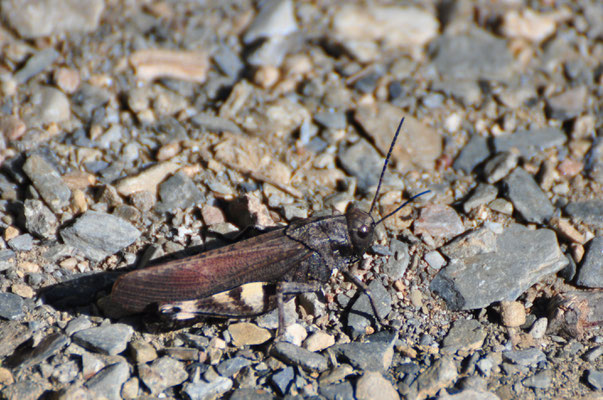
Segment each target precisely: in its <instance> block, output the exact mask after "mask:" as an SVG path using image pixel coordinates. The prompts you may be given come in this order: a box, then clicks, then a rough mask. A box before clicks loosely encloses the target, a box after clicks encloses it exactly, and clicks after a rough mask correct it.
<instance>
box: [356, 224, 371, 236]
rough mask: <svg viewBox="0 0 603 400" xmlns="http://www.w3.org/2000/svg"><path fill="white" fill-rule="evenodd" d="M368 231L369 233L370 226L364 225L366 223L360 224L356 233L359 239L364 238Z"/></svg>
mask: <svg viewBox="0 0 603 400" xmlns="http://www.w3.org/2000/svg"><path fill="white" fill-rule="evenodd" d="M370 233H371V228H370V227H369V226H366V225H362V226H361V227H360V228H358V230H357V231H356V235H358V237H359V238H360V239H366V238H367V237H368V235H369V234H370Z"/></svg>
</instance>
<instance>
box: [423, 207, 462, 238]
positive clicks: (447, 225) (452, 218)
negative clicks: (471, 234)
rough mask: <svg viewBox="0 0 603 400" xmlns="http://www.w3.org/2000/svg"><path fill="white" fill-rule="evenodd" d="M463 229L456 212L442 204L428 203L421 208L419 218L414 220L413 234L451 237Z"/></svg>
mask: <svg viewBox="0 0 603 400" xmlns="http://www.w3.org/2000/svg"><path fill="white" fill-rule="evenodd" d="M464 231H465V227H464V226H463V221H461V217H459V215H458V213H457V212H456V211H455V210H454V208H452V207H449V206H446V205H443V204H429V205H426V206H425V207H423V208H421V213H420V214H419V218H417V219H416V220H415V222H414V233H415V235H420V234H427V235H429V236H431V237H433V238H436V239H443V240H447V239H451V238H453V237H455V236H458V235H460V234H461V233H463V232H464Z"/></svg>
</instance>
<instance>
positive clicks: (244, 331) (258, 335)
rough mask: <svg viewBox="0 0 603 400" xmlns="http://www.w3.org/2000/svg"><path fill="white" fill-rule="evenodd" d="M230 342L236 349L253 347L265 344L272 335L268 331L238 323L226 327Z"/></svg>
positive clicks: (246, 323) (253, 325)
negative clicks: (230, 338)
mask: <svg viewBox="0 0 603 400" xmlns="http://www.w3.org/2000/svg"><path fill="white" fill-rule="evenodd" d="M228 333H230V336H231V337H232V342H233V344H234V345H235V346H237V347H242V346H255V345H258V344H262V343H266V341H268V340H269V339H270V338H271V337H272V335H271V334H270V331H268V330H267V329H264V328H260V327H258V326H257V325H255V324H252V323H249V322H238V323H236V324H231V325H230V326H229V327H228Z"/></svg>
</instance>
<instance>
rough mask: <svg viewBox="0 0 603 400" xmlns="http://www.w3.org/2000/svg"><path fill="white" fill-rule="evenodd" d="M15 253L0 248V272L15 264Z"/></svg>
mask: <svg viewBox="0 0 603 400" xmlns="http://www.w3.org/2000/svg"><path fill="white" fill-rule="evenodd" d="M15 258H16V254H15V252H14V251H12V250H10V249H3V250H0V272H2V271H6V270H7V269H9V268H10V267H12V266H14V265H15Z"/></svg>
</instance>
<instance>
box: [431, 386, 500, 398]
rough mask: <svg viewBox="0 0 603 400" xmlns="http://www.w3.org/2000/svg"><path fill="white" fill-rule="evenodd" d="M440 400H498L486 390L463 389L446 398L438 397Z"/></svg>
mask: <svg viewBox="0 0 603 400" xmlns="http://www.w3.org/2000/svg"><path fill="white" fill-rule="evenodd" d="M437 398H438V399H441V400H500V397H498V396H497V395H496V394H494V393H491V392H488V391H486V390H476V389H465V390H462V391H460V392H458V393H455V394H452V395H446V397H441V396H438V397H437Z"/></svg>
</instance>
